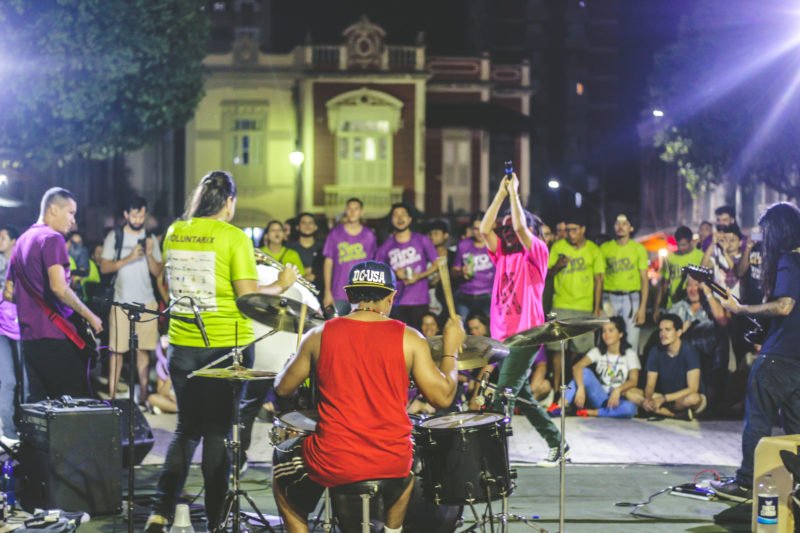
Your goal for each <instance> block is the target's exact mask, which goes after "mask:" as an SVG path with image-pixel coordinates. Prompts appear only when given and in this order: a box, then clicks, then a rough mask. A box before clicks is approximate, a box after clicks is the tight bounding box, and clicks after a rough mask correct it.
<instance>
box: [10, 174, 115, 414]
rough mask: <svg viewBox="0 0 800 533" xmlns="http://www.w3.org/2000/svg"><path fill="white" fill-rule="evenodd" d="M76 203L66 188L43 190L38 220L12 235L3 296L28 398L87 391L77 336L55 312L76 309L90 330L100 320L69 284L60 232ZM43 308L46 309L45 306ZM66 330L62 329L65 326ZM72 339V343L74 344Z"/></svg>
mask: <svg viewBox="0 0 800 533" xmlns="http://www.w3.org/2000/svg"><path fill="white" fill-rule="evenodd" d="M77 210H78V205H77V203H76V202H75V197H74V196H73V195H72V193H71V192H69V191H68V190H66V189H62V188H60V187H53V188H52V189H49V190H48V191H47V192H45V193H44V196H43V197H42V203H41V211H40V213H39V220H38V221H37V222H36V224H34V225H33V226H31V227H30V228H29V229H28V230H27V231H26V232H25V233H23V234H22V235H21V236H20V237H19V239H18V240H17V245H16V247H15V248H14V252H13V255H12V256H11V262H10V265H9V269H8V277H7V279H6V284H5V288H4V290H3V296H4V297H5V298H6V300H9V301H12V300H13V301H14V303H16V304H17V313H18V317H19V324H20V334H21V337H22V354H23V359H24V361H25V369H26V371H27V373H28V380H29V395H28V398H27V401H28V402H38V401H40V400H44V399H46V398H48V397H49V398H57V397H59V396H62V395H64V394H69V395H71V396H74V397H82V396H86V395H87V384H86V380H85V374H86V373H85V372H84V370H83V365H84V363H85V359H86V358H85V357H84V356H83V354H82V351H81V348H79V346H78V344H80V343H81V342H82V341H81V340H80V337H79V336H78V335H77V334H76V332H75V328H74V326H73V327H72V329H71V330H70V326H71V324H69V323H65V321H63V320H61V318H59V317H58V316H56V315H55V314H54V313H52V311H55V312H56V313H57V314H58V315H60V317H63V318H65V319H66V318H69V317H70V316H71V315H72V314H73V312H74V313H77V314H78V315H80V316H81V317H82V318H83V319H84V320H86V322H87V323H88V324H89V326H90V327H91V329H92V330H93V331H94V332H95V333H100V332H101V331H102V330H103V322H102V321H101V320H100V318H98V317H97V315H95V314H94V313H92V312H91V311H90V310H89V308H88V307H86V306H85V305H84V304H83V302H81V300H80V298H78V296H77V295H76V294H75V293H74V292H73V291H72V289H71V288H70V284H69V282H70V279H69V276H70V274H69V258H68V257H67V251H66V246H65V242H64V235H66V234H67V232H68V231H69V230H70V229H71V228H72V226H73V225H74V224H75V213H76V211H77ZM48 311H49V312H48ZM68 331H69V332H70V333H67V332H68ZM76 343H77V344H76Z"/></svg>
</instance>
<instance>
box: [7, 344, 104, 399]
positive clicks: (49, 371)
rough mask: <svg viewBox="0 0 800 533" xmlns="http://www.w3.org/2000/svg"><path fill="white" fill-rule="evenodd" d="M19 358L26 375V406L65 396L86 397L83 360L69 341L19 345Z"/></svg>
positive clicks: (84, 361) (84, 360)
mask: <svg viewBox="0 0 800 533" xmlns="http://www.w3.org/2000/svg"><path fill="white" fill-rule="evenodd" d="M22 354H23V360H24V361H25V371H26V372H27V374H28V398H27V401H28V402H30V403H35V402H39V401H42V400H46V399H48V398H59V397H61V396H63V395H65V394H69V395H70V396H72V397H74V398H85V397H87V396H88V395H89V389H88V387H87V380H86V377H87V376H86V373H87V372H86V370H87V369H86V362H87V360H86V357H85V356H83V355H82V354H81V352H80V351H79V350H78V348H77V347H76V346H75V345H74V344H72V342H71V341H69V340H67V339H37V340H33V341H22Z"/></svg>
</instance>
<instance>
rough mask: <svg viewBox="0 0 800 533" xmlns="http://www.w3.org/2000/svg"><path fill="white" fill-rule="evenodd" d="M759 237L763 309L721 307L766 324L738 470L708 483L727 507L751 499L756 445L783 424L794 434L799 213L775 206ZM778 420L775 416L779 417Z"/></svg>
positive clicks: (799, 332) (799, 372) (799, 336)
mask: <svg viewBox="0 0 800 533" xmlns="http://www.w3.org/2000/svg"><path fill="white" fill-rule="evenodd" d="M758 225H759V226H761V231H762V232H763V236H764V240H763V252H764V255H763V258H762V259H763V262H762V276H763V277H762V279H763V285H762V286H763V288H764V296H765V303H760V304H744V305H741V304H739V303H738V302H737V301H736V300H735V299H733V298H732V297H730V296H728V298H727V300H725V301H724V302H723V303H722V305H723V306H724V307H725V308H727V309H728V310H729V311H730V312H731V313H733V314H734V315H745V316H751V317H758V318H763V319H769V320H770V325H769V329H768V330H767V338H766V339H765V340H764V344H763V345H762V346H761V352H760V353H759V356H758V358H757V359H756V360H755V362H754V363H753V367H752V368H751V369H750V378H749V382H748V388H747V399H746V400H745V419H744V432H743V433H742V464H741V466H740V467H739V470H738V471H737V472H736V477H735V478H728V479H723V480H720V481H712V482H711V485H712V487H713V488H714V490H715V491H716V492H717V494H718V495H719V496H720V497H722V498H726V499H730V500H733V501H742V502H743V501H747V500H749V499H751V498H752V497H753V490H752V487H753V467H754V461H755V451H756V446H757V445H758V441H759V440H761V438H762V437H769V436H770V435H771V434H772V427H773V426H774V425H776V424H777V423H778V421H779V420H782V421H783V430H784V432H785V433H786V434H787V435H794V434H797V433H800V357H799V356H798V354H797V346H798V345H800V308H798V306H797V300H798V299H800V253H798V247H800V210H798V209H797V207H795V206H794V205H792V204H789V203H786V202H781V203H778V204H774V205H772V206H770V207H769V208H768V209H767V211H766V212H765V213H764V214H763V215H761V219H760V220H759V221H758ZM779 414H780V416H779Z"/></svg>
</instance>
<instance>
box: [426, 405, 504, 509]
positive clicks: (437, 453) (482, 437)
mask: <svg viewBox="0 0 800 533" xmlns="http://www.w3.org/2000/svg"><path fill="white" fill-rule="evenodd" d="M417 432H418V434H419V441H418V442H417V445H418V447H419V450H420V451H421V455H422V477H423V485H424V487H425V497H426V498H427V499H428V500H429V501H432V502H433V503H435V504H437V505H441V504H448V505H464V504H466V503H468V502H469V501H470V500H473V501H482V502H486V501H489V500H497V499H500V498H502V496H503V494H506V495H508V494H511V491H512V489H513V484H512V483H511V479H512V477H514V476H513V472H512V471H511V469H510V468H509V466H508V440H507V438H508V436H509V435H511V426H510V425H509V420H508V419H507V418H505V417H504V416H503V415H501V414H498V413H474V412H461V413H450V414H446V415H440V416H435V417H433V418H429V419H427V420H425V421H423V422H422V423H421V424H420V426H419V428H418V429H417Z"/></svg>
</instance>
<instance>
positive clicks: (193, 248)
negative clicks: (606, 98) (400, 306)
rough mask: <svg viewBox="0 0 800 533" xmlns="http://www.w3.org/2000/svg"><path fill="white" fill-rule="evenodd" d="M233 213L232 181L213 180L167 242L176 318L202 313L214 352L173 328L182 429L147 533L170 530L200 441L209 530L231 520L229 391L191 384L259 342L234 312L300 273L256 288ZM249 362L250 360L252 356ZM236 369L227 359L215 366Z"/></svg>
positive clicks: (289, 272)
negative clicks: (226, 512) (227, 502)
mask: <svg viewBox="0 0 800 533" xmlns="http://www.w3.org/2000/svg"><path fill="white" fill-rule="evenodd" d="M235 212H236V184H235V183H234V181H233V176H231V175H230V174H229V173H227V172H223V171H214V172H210V173H209V174H207V175H206V176H205V177H203V179H202V180H200V183H199V184H198V185H197V188H196V189H195V190H194V192H193V193H192V196H191V199H190V201H189V204H188V207H187V209H186V213H185V214H184V216H183V218H182V219H180V220H178V221H176V222H174V223H173V224H172V225H171V226H170V227H169V229H168V230H167V233H166V234H165V236H164V258H165V260H166V261H165V264H166V272H167V279H168V283H169V290H170V299H171V303H172V304H173V313H176V314H178V315H185V316H187V317H191V316H192V315H193V313H192V307H193V305H196V306H197V307H198V308H199V309H200V314H201V316H202V318H203V322H204V323H205V329H206V333H207V336H208V342H209V345H208V346H206V345H205V343H204V339H203V336H202V335H201V332H200V331H199V330H198V328H197V326H196V325H195V324H191V323H185V322H182V321H180V320H172V321H170V325H169V348H168V357H169V375H170V377H171V378H172V384H173V387H174V389H175V397H176V399H177V402H178V424H177V427H176V428H175V433H174V435H173V437H172V442H170V444H169V448H168V450H167V456H166V459H165V462H164V467H163V469H162V471H161V476H160V478H159V480H158V486H157V489H156V498H155V505H154V508H153V513H152V514H151V515H150V517H149V518H148V520H147V524H146V525H145V531H147V532H148V533H154V532H162V531H164V530H165V528H166V525H167V523H168V521H169V517H170V516H172V514H173V512H174V509H175V505H176V503H177V499H178V496H179V495H180V493H181V490H182V489H183V484H184V483H185V481H186V476H187V474H188V472H189V465H190V463H191V460H192V456H193V455H194V451H195V449H196V448H197V445H198V444H199V443H200V439H203V479H204V481H205V510H206V518H207V519H208V525H209V530H211V531H213V530H216V529H217V528H218V527H219V525H220V524H221V523H222V522H223V521H224V520H225V518H226V517H224V516H222V513H223V509H222V504H223V500H224V498H225V491H226V490H227V485H228V471H229V460H228V451H227V449H226V447H225V439H226V438H227V437H228V434H229V431H230V429H231V425H232V423H233V412H232V409H231V394H232V391H231V386H230V384H229V383H228V382H227V381H223V380H218V379H202V378H194V379H188V378H189V375H190V374H191V373H192V372H193V371H195V370H198V369H199V368H201V367H204V366H207V365H209V364H210V363H211V362H213V361H215V360H217V359H218V358H220V357H221V356H223V355H225V354H228V353H230V352H231V351H232V350H233V349H234V348H235V347H237V346H246V345H247V344H249V343H251V342H253V340H254V338H253V324H252V322H251V321H250V319H249V318H248V317H246V316H245V315H243V314H242V313H241V312H240V311H239V309H238V308H237V307H236V299H237V298H238V297H241V296H244V295H246V294H250V293H254V292H260V293H263V294H271V295H277V294H280V293H281V292H283V291H284V290H286V289H287V288H288V287H290V286H291V285H292V283H294V282H295V281H296V279H297V272H296V271H295V270H294V269H293V268H286V269H284V270H283V271H282V272H281V273H280V275H279V276H278V280H277V281H276V282H275V283H273V284H271V285H268V286H261V287H259V286H258V274H257V273H256V262H255V255H254V253H253V242H252V241H251V240H250V238H249V237H248V236H247V235H246V234H245V233H244V232H243V231H242V230H241V229H239V228H237V227H236V226H233V225H231V223H230V222H231V220H232V219H233V216H234V214H235ZM250 351H251V352H252V349H251V350H250ZM246 358H249V359H250V360H252V353H249V354H246ZM246 362H247V361H246ZM230 363H231V361H230V359H223V360H222V361H220V362H219V363H218V364H217V366H220V367H225V366H228V365H230Z"/></svg>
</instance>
